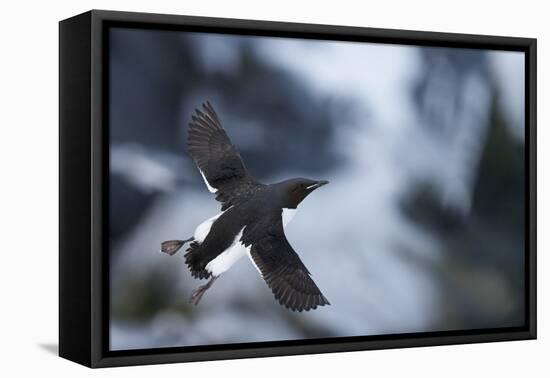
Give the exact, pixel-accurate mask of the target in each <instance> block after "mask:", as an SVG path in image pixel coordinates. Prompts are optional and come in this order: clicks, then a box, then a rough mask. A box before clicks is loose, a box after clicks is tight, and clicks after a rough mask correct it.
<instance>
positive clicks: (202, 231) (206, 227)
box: [193, 212, 223, 243]
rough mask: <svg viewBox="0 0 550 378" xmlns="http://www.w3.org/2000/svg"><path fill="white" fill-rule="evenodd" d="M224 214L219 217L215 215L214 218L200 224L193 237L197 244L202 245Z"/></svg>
mask: <svg viewBox="0 0 550 378" xmlns="http://www.w3.org/2000/svg"><path fill="white" fill-rule="evenodd" d="M222 214H223V212H221V213H219V214H217V215H214V216H213V217H212V218H208V219H207V220H205V221H204V222H202V223H201V224H199V226H198V227H197V228H196V229H195V234H194V235H193V237H194V238H195V240H196V241H197V242H199V243H202V242H203V241H204V239H206V236H207V235H208V233H209V232H210V229H211V228H212V224H213V223H214V221H215V220H216V219H218V218H219V217H220V216H221V215H222Z"/></svg>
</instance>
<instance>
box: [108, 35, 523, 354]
mask: <svg viewBox="0 0 550 378" xmlns="http://www.w3.org/2000/svg"><path fill="white" fill-rule="evenodd" d="M110 48H111V51H110V75H111V88H110V101H111V104H110V133H111V146H110V153H111V162H110V175H111V176H110V177H111V179H110V181H111V187H110V196H111V199H110V201H111V209H110V225H111V230H110V241H111V261H110V270H111V276H110V277H111V314H110V316H111V319H110V320H111V321H110V340H111V349H112V350H121V349H135V348H154V347H171V346H186V345H205V344H220V343H238V342H252V341H273V340H289V339H303V338H318V337H337V336H358V335H380V334H390V333H404V332H423V331H443V330H464V329H475V328H493V327H508V326H519V325H522V324H523V321H524V318H523V315H524V238H525V231H524V210H525V208H524V206H525V203H524V192H525V188H524V175H525V173H524V56H523V53H516V52H502V51H484V50H468V49H448V48H433V47H429V48H428V47H414V46H403V45H383V44H367V43H348V42H327V41H314V40H300V39H284V38H266V37H261V38H260V37H245V36H227V35H225V36H223V35H216V34H201V33H187V32H175V31H154V30H137V29H118V28H117V29H112V30H111V36H110ZM206 100H209V101H210V102H212V104H213V105H214V106H215V108H216V110H217V112H218V114H219V115H220V117H221V119H222V122H223V123H224V126H225V128H226V130H227V133H228V134H229V136H230V138H231V139H232V141H233V143H234V144H235V145H236V146H237V147H238V149H239V150H240V152H241V155H242V157H243V159H244V161H245V164H246V165H247V168H248V169H249V171H250V172H251V173H252V174H253V175H254V176H256V177H257V178H258V179H259V180H260V181H262V182H264V183H270V182H275V181H279V180H282V179H285V178H288V177H295V176H303V177H311V178H317V179H327V180H329V181H330V185H328V186H326V187H323V188H322V189H320V190H319V191H317V192H315V193H314V194H313V195H312V196H310V197H308V199H307V200H306V201H304V202H303V203H302V204H301V206H300V208H299V211H298V212H297V214H296V217H295V218H294V220H293V221H292V222H291V223H290V224H289V226H288V227H287V231H286V234H287V237H288V239H289V241H290V242H291V244H292V245H293V247H294V249H295V250H296V251H297V252H298V253H299V255H300V256H301V258H302V260H303V262H304V263H305V264H306V266H307V267H308V269H309V270H310V272H311V273H312V276H313V279H314V280H315V282H316V283H317V285H318V286H319V288H320V289H321V290H322V291H323V293H324V294H325V296H326V297H327V298H328V299H329V301H330V302H331V304H332V305H331V306H328V307H323V308H320V309H317V310H315V311H310V312H306V313H293V312H290V311H288V310H286V309H285V308H284V307H282V306H280V305H279V304H278V303H277V302H276V301H275V300H274V299H273V295H272V294H271V291H270V290H269V288H268V287H267V285H265V283H264V282H263V280H262V279H261V277H260V276H259V275H258V273H257V271H256V269H255V268H254V267H253V266H252V265H251V263H250V261H249V260H248V259H246V258H245V259H242V260H241V261H239V262H238V263H237V264H235V266H233V268H232V269H231V270H230V271H228V272H227V273H225V274H224V275H223V276H222V277H221V278H220V279H219V280H218V281H217V282H216V284H215V285H214V286H213V287H212V288H211V289H210V290H209V291H208V292H207V294H206V295H205V297H204V298H203V300H202V301H201V303H200V305H199V306H198V307H191V306H190V305H188V298H189V295H190V293H191V291H192V289H194V288H195V287H197V286H198V285H201V284H204V282H205V281H199V280H194V279H193V278H192V277H191V275H190V273H189V272H188V270H187V269H186V267H185V265H184V260H183V253H179V254H177V255H175V256H172V257H170V256H167V255H164V254H161V253H160V252H159V244H160V242H161V241H163V240H167V239H184V238H187V237H189V236H190V235H192V233H193V231H194V229H195V227H196V226H197V225H198V224H199V223H201V222H202V221H204V220H206V219H207V218H209V217H211V216H213V215H215V214H217V213H218V212H219V209H220V205H219V203H217V202H216V201H215V200H214V197H213V196H212V195H211V194H210V193H209V192H208V190H206V188H205V186H204V183H203V181H202V178H201V176H200V174H199V172H198V170H197V169H196V167H195V165H194V162H193V161H192V160H191V159H190V157H189V155H188V154H187V152H186V133H187V124H188V122H189V119H190V116H191V113H192V111H193V110H194V108H196V107H199V106H200V104H201V103H202V102H204V101H206Z"/></svg>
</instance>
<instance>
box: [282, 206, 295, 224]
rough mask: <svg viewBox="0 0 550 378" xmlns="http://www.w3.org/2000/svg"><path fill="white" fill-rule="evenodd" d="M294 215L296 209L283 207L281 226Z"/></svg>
mask: <svg viewBox="0 0 550 378" xmlns="http://www.w3.org/2000/svg"><path fill="white" fill-rule="evenodd" d="M294 215H296V209H286V208H283V228H284V227H286V225H287V224H288V223H289V222H290V221H291V220H292V218H294Z"/></svg>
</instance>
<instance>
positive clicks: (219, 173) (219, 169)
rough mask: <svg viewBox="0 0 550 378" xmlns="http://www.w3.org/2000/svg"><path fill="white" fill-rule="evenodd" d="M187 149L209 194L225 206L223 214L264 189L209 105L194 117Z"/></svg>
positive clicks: (197, 110)
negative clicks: (246, 166) (251, 172)
mask: <svg viewBox="0 0 550 378" xmlns="http://www.w3.org/2000/svg"><path fill="white" fill-rule="evenodd" d="M187 145H188V150H189V153H190V154H191V157H192V158H193V160H194V161H195V163H196V164H197V167H198V168H199V171H200V172H201V174H202V176H203V179H204V181H205V183H206V185H207V187H208V190H210V191H211V192H212V193H215V194H216V199H217V200H218V201H220V202H221V203H222V210H226V209H228V208H229V207H231V206H233V205H237V204H238V203H240V202H241V201H243V200H246V199H248V198H249V197H250V196H251V195H252V194H253V193H254V192H255V190H257V189H258V188H259V187H260V186H262V184H260V183H258V182H257V181H256V179H254V178H253V177H252V176H250V175H249V174H248V172H247V171H246V168H245V166H244V163H243V161H242V159H241V156H240V155H239V151H238V150H237V148H235V146H233V144H231V140H230V139H229V137H228V136H227V134H226V132H225V130H224V129H223V126H222V124H221V122H220V119H219V117H218V115H217V114H216V111H215V110H214V108H213V107H212V105H211V104H210V103H209V102H208V101H207V102H206V103H205V104H203V105H202V111H201V110H199V109H196V110H195V114H193V116H192V121H191V123H190V124H189V134H188V138H187Z"/></svg>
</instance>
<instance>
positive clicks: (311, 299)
mask: <svg viewBox="0 0 550 378" xmlns="http://www.w3.org/2000/svg"><path fill="white" fill-rule="evenodd" d="M241 241H242V242H243V243H244V244H245V245H246V246H250V257H251V260H252V262H253V263H254V265H256V268H257V269H258V271H259V272H260V274H261V276H262V278H263V279H264V280H265V282H266V283H267V285H268V286H269V288H270V289H271V291H272V292H273V294H274V296H275V299H277V301H279V303H280V304H281V305H283V306H285V307H286V308H288V309H290V310H292V311H309V310H313V309H315V308H317V307H318V306H324V305H329V304H330V303H329V301H328V300H327V299H326V298H325V296H324V295H323V294H322V293H321V291H320V290H319V288H318V287H317V285H316V284H315V282H313V280H312V279H311V277H310V273H309V271H308V270H307V268H306V267H305V265H304V264H303V263H302V261H301V260H300V257H299V256H298V254H297V253H296V252H295V251H294V249H293V248H292V246H291V245H290V243H289V242H288V240H287V238H286V236H285V234H284V230H283V225H282V220H281V214H278V215H277V216H276V217H275V216H270V217H266V218H265V219H264V220H263V221H260V222H258V223H256V224H254V225H252V226H248V227H247V228H245V230H244V233H243V236H242V238H241Z"/></svg>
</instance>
